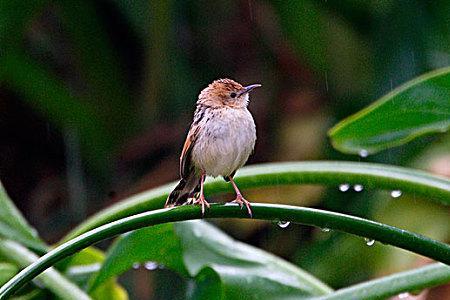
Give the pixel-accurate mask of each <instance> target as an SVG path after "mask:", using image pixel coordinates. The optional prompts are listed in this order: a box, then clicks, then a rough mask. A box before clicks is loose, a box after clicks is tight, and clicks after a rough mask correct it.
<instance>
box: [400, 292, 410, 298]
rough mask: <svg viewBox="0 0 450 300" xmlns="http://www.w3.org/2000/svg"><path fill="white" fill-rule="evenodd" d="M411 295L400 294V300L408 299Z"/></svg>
mask: <svg viewBox="0 0 450 300" xmlns="http://www.w3.org/2000/svg"><path fill="white" fill-rule="evenodd" d="M409 296H410V295H409V293H401V294H398V299H405V298H408V297H409Z"/></svg>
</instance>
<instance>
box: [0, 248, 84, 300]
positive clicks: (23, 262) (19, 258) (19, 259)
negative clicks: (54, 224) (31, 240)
mask: <svg viewBox="0 0 450 300" xmlns="http://www.w3.org/2000/svg"><path fill="white" fill-rule="evenodd" d="M0 254H1V255H2V256H4V257H6V258H8V259H9V260H10V261H12V262H14V263H16V264H17V265H18V266H20V267H23V268H25V267H27V266H29V265H30V264H33V263H36V262H37V261H38V260H39V257H38V256H37V255H36V254H34V253H33V252H31V251H30V250H28V249H27V248H26V247H24V246H22V245H20V244H18V243H16V242H13V241H9V240H1V241H0ZM19 274H20V273H19ZM13 278H14V277H13ZM38 278H39V279H40V280H41V281H42V283H43V284H44V286H45V287H47V288H48V289H49V290H50V291H52V292H53V293H54V294H55V295H56V296H58V297H59V298H60V299H63V300H89V299H91V297H89V296H88V295H87V294H86V293H85V292H84V291H82V290H81V289H80V288H79V287H78V286H77V285H75V284H73V283H72V282H70V281H69V280H67V279H66V278H65V277H64V276H63V275H61V273H59V272H58V271H56V270H55V269H49V270H47V271H46V272H45V273H42V274H40V275H39V277H38Z"/></svg>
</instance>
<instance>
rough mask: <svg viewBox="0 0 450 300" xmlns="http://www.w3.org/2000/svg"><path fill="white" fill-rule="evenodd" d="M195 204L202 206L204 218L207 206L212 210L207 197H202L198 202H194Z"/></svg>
mask: <svg viewBox="0 0 450 300" xmlns="http://www.w3.org/2000/svg"><path fill="white" fill-rule="evenodd" d="M193 203H194V204H200V205H201V206H202V216H204V215H205V206H206V207H208V208H210V204H209V203H208V201H206V199H205V196H203V195H201V196H200V197H198V199H197V200H195V201H194V202H193Z"/></svg>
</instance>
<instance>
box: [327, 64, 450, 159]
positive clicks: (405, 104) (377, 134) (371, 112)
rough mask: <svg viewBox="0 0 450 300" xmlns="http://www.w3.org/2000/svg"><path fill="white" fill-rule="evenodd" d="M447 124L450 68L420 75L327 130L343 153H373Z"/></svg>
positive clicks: (449, 116)
mask: <svg viewBox="0 0 450 300" xmlns="http://www.w3.org/2000/svg"><path fill="white" fill-rule="evenodd" d="M449 127H450V68H445V69H440V70H437V71H434V72H431V73H428V74H425V75H423V76H420V77H418V78H416V79H414V80H412V81H410V82H408V83H406V84H404V85H402V86H400V87H398V88H397V89H395V90H393V91H392V92H390V93H389V94H387V95H385V96H384V97H382V98H381V99H380V100H378V101H376V102H375V103H373V104H372V105H370V106H368V107H367V108H365V109H363V110H362V111H360V112H358V113H356V114H354V115H352V116H350V117H348V118H347V119H345V120H343V121H341V122H340V123H338V124H337V125H336V126H334V127H333V128H332V129H331V130H330V131H329V136H330V138H331V142H332V144H333V146H334V147H335V148H336V149H338V150H340V151H342V152H345V153H353V154H360V155H362V156H365V155H366V154H373V153H376V152H379V151H382V150H385V149H388V148H391V147H395V146H400V145H402V144H405V143H407V142H409V141H411V140H412V139H414V138H416V137H419V136H421V135H424V134H429V133H435V132H445V131H447V130H448V129H449Z"/></svg>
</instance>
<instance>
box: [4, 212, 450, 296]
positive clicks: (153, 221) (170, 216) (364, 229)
mask: <svg viewBox="0 0 450 300" xmlns="http://www.w3.org/2000/svg"><path fill="white" fill-rule="evenodd" d="M252 208H253V218H254V219H263V220H271V221H279V220H285V221H290V222H296V223H300V224H305V225H311V226H317V227H321V228H324V227H326V228H330V229H331V230H338V231H345V232H348V233H352V234H355V235H359V236H362V237H367V238H370V239H374V240H377V241H380V242H381V243H385V244H390V245H393V246H397V247H400V248H403V249H406V250H409V251H412V252H415V253H417V254H421V255H424V256H427V257H429V258H433V259H435V260H437V261H442V262H445V263H447V264H450V245H447V244H445V243H443V242H439V241H435V240H432V239H430V238H427V237H425V236H421V235H419V234H415V233H412V232H409V231H407V230H403V229H399V228H395V227H392V226H389V225H386V224H381V223H378V222H374V221H369V220H366V219H362V218H358V217H354V216H349V215H345V214H340V213H335V212H329V211H323V210H319V209H313V208H305V207H296V206H288V205H276V204H260V203H253V204H252ZM199 218H249V215H248V213H247V211H245V210H242V209H240V207H239V206H238V205H236V204H234V205H230V204H227V205H217V204H213V205H211V207H210V208H209V209H208V210H207V211H206V212H205V214H204V215H202V212H201V208H200V207H199V206H192V205H185V206H180V207H177V208H166V209H159V210H154V211H147V212H144V213H141V214H137V215H133V216H129V217H126V218H123V219H120V220H117V221H114V222H111V223H109V224H105V225H103V226H100V227H98V228H96V229H94V230H91V231H89V232H86V233H84V234H82V235H80V236H78V237H76V238H74V239H72V240H70V241H68V242H65V243H64V244H61V245H60V246H58V247H56V248H55V249H53V250H51V251H50V252H48V253H47V254H46V255H44V256H43V257H41V258H40V259H39V260H37V261H36V262H34V263H33V264H31V265H30V266H28V267H26V268H25V269H23V270H22V271H21V272H20V273H19V274H17V275H16V276H14V277H13V278H12V279H11V280H10V281H8V282H7V283H6V284H4V285H3V286H2V287H0V299H6V298H7V297H9V296H11V295H12V294H13V293H14V292H15V291H17V290H18V289H19V288H20V287H22V286H23V285H24V284H26V283H27V282H29V281H30V280H32V279H33V278H34V277H35V276H37V275H39V274H40V273H42V272H43V271H45V270H46V269H47V268H49V267H51V266H53V265H54V264H55V263H57V262H58V261H61V260H62V259H64V258H65V257H68V256H70V255H73V254H75V253H76V252H78V251H80V250H82V249H84V248H86V247H88V246H90V245H93V244H95V243H97V242H99V241H101V240H104V239H108V238H111V237H113V236H116V235H118V234H122V233H126V232H128V231H131V230H135V229H140V228H143V227H147V226H152V225H159V224H163V223H170V222H177V221H185V220H193V219H199Z"/></svg>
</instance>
